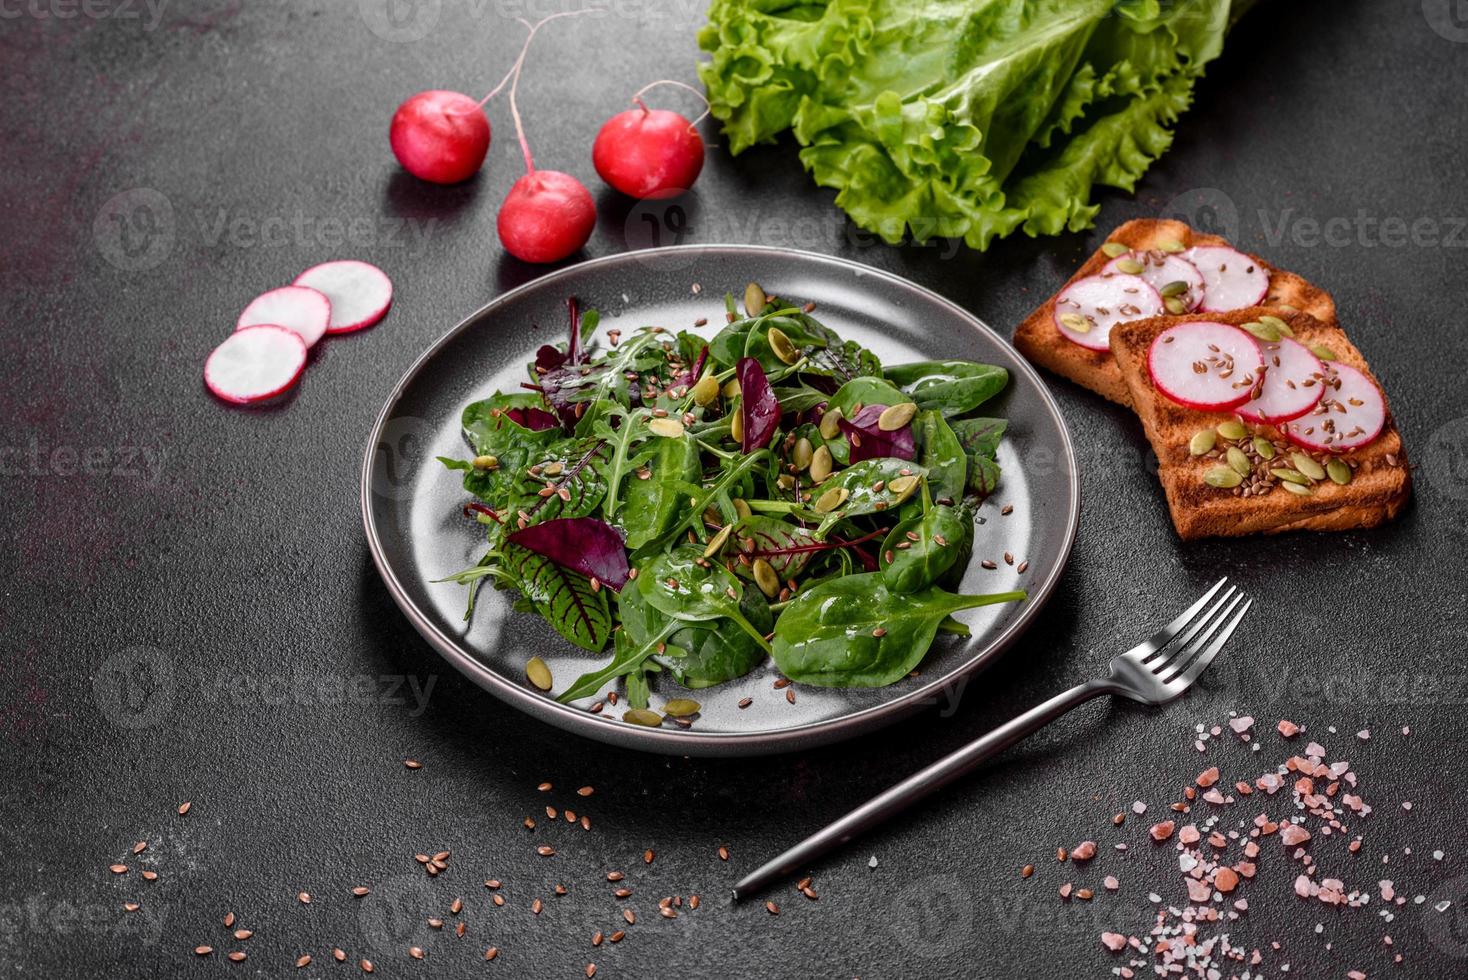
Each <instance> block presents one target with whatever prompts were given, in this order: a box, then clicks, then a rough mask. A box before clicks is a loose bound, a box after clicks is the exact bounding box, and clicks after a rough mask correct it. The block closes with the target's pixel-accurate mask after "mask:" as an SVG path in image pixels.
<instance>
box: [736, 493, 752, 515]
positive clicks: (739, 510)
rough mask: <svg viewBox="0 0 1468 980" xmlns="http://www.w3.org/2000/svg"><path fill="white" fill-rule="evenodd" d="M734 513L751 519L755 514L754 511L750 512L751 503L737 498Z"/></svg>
mask: <svg viewBox="0 0 1468 980" xmlns="http://www.w3.org/2000/svg"><path fill="white" fill-rule="evenodd" d="M734 513H736V514H738V515H739V516H740V517H750V516H752V515H753V514H754V511H752V510H750V508H749V502H748V501H746V500H745V499H744V498H743V497H735V498H734Z"/></svg>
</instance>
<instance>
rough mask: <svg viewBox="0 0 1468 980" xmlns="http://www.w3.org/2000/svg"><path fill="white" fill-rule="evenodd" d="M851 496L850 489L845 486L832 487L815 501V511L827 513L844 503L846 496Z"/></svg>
mask: <svg viewBox="0 0 1468 980" xmlns="http://www.w3.org/2000/svg"><path fill="white" fill-rule="evenodd" d="M849 496H851V491H850V490H848V489H846V488H845V487H832V488H831V489H829V490H827V491H826V492H825V493H823V494H821V496H820V499H819V500H817V501H816V513H818V514H829V513H830V512H831V511H833V510H835V509H836V508H837V507H840V506H841V505H842V504H844V503H846V498H847V497H849Z"/></svg>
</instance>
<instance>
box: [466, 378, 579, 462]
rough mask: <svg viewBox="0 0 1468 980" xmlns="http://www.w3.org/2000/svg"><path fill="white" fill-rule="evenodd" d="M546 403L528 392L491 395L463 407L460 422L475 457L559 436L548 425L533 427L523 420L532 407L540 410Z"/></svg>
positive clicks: (502, 451) (496, 453)
mask: <svg viewBox="0 0 1468 980" xmlns="http://www.w3.org/2000/svg"><path fill="white" fill-rule="evenodd" d="M544 408H545V402H544V401H542V400H541V398H540V396H539V395H536V394H531V393H529V392H526V393H523V394H519V393H517V394H513V395H492V396H490V397H489V398H485V399H482V400H480V401H477V402H471V403H470V404H468V405H466V406H464V412H463V415H462V416H461V418H460V423H461V424H462V425H463V428H464V438H465V439H467V440H468V442H469V445H470V446H472V447H473V449H474V453H475V455H477V456H503V455H504V454H505V450H507V449H510V448H513V447H529V446H540V445H545V444H547V443H549V442H552V441H554V440H555V439H558V438H560V435H561V433H560V432H559V431H557V430H555V429H553V428H550V427H548V426H544V425H540V424H539V422H538V420H537V422H536V425H537V427H535V428H532V427H531V426H529V425H525V424H524V423H525V422H527V421H530V420H531V419H532V418H533V416H530V415H529V413H530V411H531V410H534V411H542V410H543V409H544Z"/></svg>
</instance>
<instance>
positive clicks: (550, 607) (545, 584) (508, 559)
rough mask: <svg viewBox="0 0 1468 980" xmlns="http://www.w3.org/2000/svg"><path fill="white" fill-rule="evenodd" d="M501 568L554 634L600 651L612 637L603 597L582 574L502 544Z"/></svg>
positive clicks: (605, 602) (520, 549)
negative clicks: (553, 630)
mask: <svg viewBox="0 0 1468 980" xmlns="http://www.w3.org/2000/svg"><path fill="white" fill-rule="evenodd" d="M501 553H502V555H503V562H502V567H503V568H504V570H505V571H506V572H507V573H508V574H509V575H510V577H511V579H512V580H513V581H514V583H515V586H516V587H517V588H518V589H519V590H520V592H521V593H523V594H524V596H525V598H527V599H529V600H530V601H531V602H533V603H534V604H535V609H536V611H537V612H539V613H540V614H541V615H542V616H543V617H545V619H546V621H547V622H549V623H550V624H551V626H553V627H554V628H555V630H556V632H557V633H560V634H561V635H562V636H564V637H565V638H566V639H567V640H570V641H571V642H572V643H574V644H576V645H577V646H578V647H581V648H582V649H585V650H591V651H593V652H595V651H600V650H602V649H603V648H604V647H606V645H607V641H608V640H609V639H611V635H612V613H611V609H610V608H609V607H608V605H607V594H606V592H605V591H604V590H603V591H597V590H594V589H592V587H591V580H590V579H588V578H587V577H586V576H584V575H578V574H577V573H576V572H573V571H571V570H570V569H567V568H562V567H561V566H560V565H558V564H556V563H555V562H553V561H551V560H550V559H549V558H547V557H545V556H544V555H538V554H536V553H535V552H533V551H530V550H528V549H526V548H521V547H519V546H517V545H514V544H506V545H505V547H504V549H503V550H502V552H501Z"/></svg>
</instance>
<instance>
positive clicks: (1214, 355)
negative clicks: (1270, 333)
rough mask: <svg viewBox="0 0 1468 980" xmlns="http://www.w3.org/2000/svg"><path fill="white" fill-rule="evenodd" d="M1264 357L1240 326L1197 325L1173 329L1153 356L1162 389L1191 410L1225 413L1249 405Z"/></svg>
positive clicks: (1151, 369) (1150, 368) (1151, 366)
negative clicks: (1245, 404)
mask: <svg viewBox="0 0 1468 980" xmlns="http://www.w3.org/2000/svg"><path fill="white" fill-rule="evenodd" d="M1263 367H1264V355H1263V354H1262V353H1261V352H1260V350H1259V344H1258V342H1256V341H1255V340H1254V338H1253V337H1250V336H1249V335H1248V334H1246V333H1244V331H1242V330H1240V329H1239V328H1238V327H1231V326H1229V325H1228V324H1227V323H1214V322H1213V321H1211V320H1195V321H1193V322H1191V323H1180V324H1178V325H1177V326H1175V327H1168V328H1167V329H1166V330H1164V331H1162V333H1160V334H1158V335H1157V339H1156V340H1154V341H1152V347H1151V348H1150V349H1149V350H1148V351H1147V373H1148V374H1150V375H1151V376H1152V383H1153V384H1155V385H1156V386H1157V390H1158V391H1160V392H1162V393H1163V394H1164V395H1166V396H1167V397H1168V398H1171V399H1172V400H1173V401H1175V402H1177V403H1178V404H1179V405H1184V406H1186V407H1188V408H1197V409H1201V410H1203V411H1224V410H1226V409H1230V408H1234V407H1235V406H1237V405H1241V404H1243V403H1244V402H1246V401H1248V400H1249V396H1250V395H1251V394H1252V393H1253V388H1254V385H1255V384H1256V383H1257V382H1258V380H1259V371H1260V370H1261V369H1262V368H1263Z"/></svg>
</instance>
